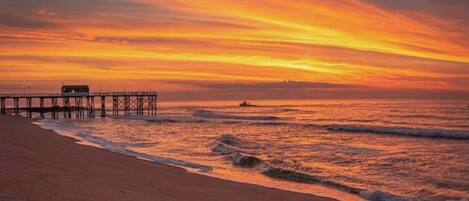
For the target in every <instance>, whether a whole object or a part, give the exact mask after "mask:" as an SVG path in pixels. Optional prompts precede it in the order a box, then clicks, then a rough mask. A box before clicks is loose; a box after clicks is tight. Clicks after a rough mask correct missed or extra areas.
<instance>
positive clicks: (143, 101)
mask: <svg viewBox="0 0 469 201" xmlns="http://www.w3.org/2000/svg"><path fill="white" fill-rule="evenodd" d="M96 98H99V99H100V107H98V108H96V107H95V99H96ZM9 100H12V101H13V102H12V106H11V107H10V108H7V102H8V101H9ZM106 100H109V103H112V110H111V111H112V115H126V116H129V115H138V116H143V115H151V116H156V115H157V101H158V94H157V93H156V92H96V93H92V92H90V91H89V87H88V86H86V85H67V86H62V89H61V93H60V94H30V95H28V94H22V95H18V94H10V95H1V94H0V114H2V115H5V114H6V111H7V109H13V111H14V112H15V113H19V112H20V110H23V111H26V112H27V115H28V117H32V113H39V115H40V117H42V118H45V117H46V114H50V117H52V118H59V117H60V115H61V114H63V117H64V118H72V117H73V116H75V117H76V118H84V117H85V116H86V117H89V118H94V117H95V116H96V111H99V112H100V113H99V114H100V116H101V117H106V115H107V111H108V110H107V108H106ZM34 104H35V106H34ZM85 114H86V115H85Z"/></svg>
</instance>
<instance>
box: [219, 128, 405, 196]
mask: <svg viewBox="0 0 469 201" xmlns="http://www.w3.org/2000/svg"><path fill="white" fill-rule="evenodd" d="M253 144H255V143H253V142H248V141H246V140H242V139H239V138H237V137H235V136H233V135H229V134H223V135H220V136H219V137H218V138H217V139H216V143H215V145H214V146H213V147H212V149H211V150H212V152H213V153H215V154H218V155H222V156H225V158H227V159H229V160H231V161H232V164H233V165H234V166H237V167H242V168H252V169H253V170H254V171H257V172H258V173H260V174H263V175H265V176H268V177H271V178H276V179H282V180H286V181H291V182H298V183H305V184H321V185H325V186H328V187H331V188H334V189H337V190H341V191H345V192H348V193H352V194H355V195H359V196H360V197H362V198H365V199H367V200H370V201H408V199H407V198H403V197H400V196H397V195H393V194H391V193H387V192H383V191H380V190H366V189H360V188H355V187H351V186H347V185H345V184H341V183H338V182H334V181H330V180H327V179H325V178H323V177H320V176H316V175H313V174H310V173H305V172H303V171H299V170H295V169H298V167H297V168H295V167H296V166H298V165H297V164H295V165H291V164H289V162H285V161H282V160H263V159H261V158H259V157H257V156H255V155H253V154H247V153H246V150H245V149H243V148H242V147H249V148H252V147H253ZM257 146H258V147H262V146H261V145H257ZM300 166H301V165H300ZM299 169H308V168H307V167H299ZM312 172H314V170H312Z"/></svg>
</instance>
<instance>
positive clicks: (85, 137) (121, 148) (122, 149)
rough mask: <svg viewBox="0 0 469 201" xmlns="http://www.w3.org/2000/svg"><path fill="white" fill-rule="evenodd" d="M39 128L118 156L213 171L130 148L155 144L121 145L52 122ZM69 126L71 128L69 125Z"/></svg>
mask: <svg viewBox="0 0 469 201" xmlns="http://www.w3.org/2000/svg"><path fill="white" fill-rule="evenodd" d="M38 125H39V126H41V127H42V128H45V129H50V130H54V131H55V132H56V133H58V134H61V135H66V136H70V137H73V138H77V139H79V140H82V141H84V142H87V143H91V144H92V145H97V146H99V147H100V148H103V149H106V150H109V151H112V152H115V153H118V154H123V155H126V156H131V157H135V158H138V159H142V160H147V161H152V162H157V163H164V164H168V165H175V166H180V167H186V168H193V169H197V170H198V171H200V172H210V171H212V167H210V166H206V165H201V164H197V163H192V162H188V161H183V160H177V159H173V158H165V157H160V156H154V155H150V154H145V153H140V152H136V151H133V150H131V149H129V148H132V147H148V146H153V145H154V143H150V142H136V143H129V142H127V143H119V142H113V141H110V140H106V139H104V138H101V137H97V136H93V135H91V134H88V133H87V132H85V131H83V130H79V129H71V128H67V129H64V128H63V126H60V124H59V123H54V122H52V121H41V122H39V123H38ZM67 126H70V125H69V124H67Z"/></svg>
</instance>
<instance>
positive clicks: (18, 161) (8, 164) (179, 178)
mask: <svg viewBox="0 0 469 201" xmlns="http://www.w3.org/2000/svg"><path fill="white" fill-rule="evenodd" d="M0 173H1V174H0V200H9V201H11V200H34V201H41V200H44V201H54V200H57V201H64V200H67V201H72V200H73V201H75V200H77V201H78V200H80V201H81V200H83V201H85V200H86V201H91V200H113V201H120V200H138V201H145V200H174V201H188V200H214V201H215V200H217V201H219V200H223V201H234V200H242V201H247V200H253V201H254V200H255V201H262V200H266V201H267V200H269V201H277V200H278V201H280V200H285V201H287V200H310V201H326V200H333V199H329V198H323V197H318V196H313V195H309V194H301V193H293V192H287V191H282V190H277V189H272V188H266V187H262V186H256V185H250V184H242V183H237V182H232V181H225V180H221V179H217V178H211V177H207V176H203V175H197V174H192V173H188V172H186V171H185V170H184V169H182V168H177V167H172V166H168V165H164V164H157V163H153V162H148V161H143V160H139V159H135V158H131V157H127V156H123V155H119V154H116V153H112V152H110V151H106V150H102V149H99V148H95V147H91V146H83V145H78V144H76V141H75V140H74V139H71V138H67V137H64V136H60V135H58V134H55V133H54V132H53V131H49V130H44V129H42V128H40V127H39V126H37V125H34V124H32V123H31V120H29V119H25V118H20V117H8V116H0Z"/></svg>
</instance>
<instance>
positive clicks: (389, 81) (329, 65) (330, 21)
mask: <svg viewBox="0 0 469 201" xmlns="http://www.w3.org/2000/svg"><path fill="white" fill-rule="evenodd" d="M0 5H2V8H6V9H4V11H2V12H1V13H0V28H1V29H0V58H1V62H0V71H1V74H0V81H3V82H8V81H11V82H24V81H25V80H35V81H48V80H64V81H66V80H85V81H86V80H89V81H94V80H103V81H106V80H109V81H114V82H115V81H118V80H173V81H219V82H235V83H236V82H238V83H240V82H257V83H262V82H279V81H282V80H288V79H291V80H297V81H303V82H314V83H333V84H344V85H357V86H364V87H378V88H384V89H401V88H402V89H434V90H460V91H464V92H467V91H469V81H468V80H469V48H468V47H469V46H468V41H469V31H468V29H469V28H468V26H464V25H467V22H466V21H467V19H468V18H469V17H465V15H464V12H465V8H469V7H468V6H469V4H467V3H461V2H459V1H445V2H430V1H428V2H427V1H421V2H420V3H415V2H414V3H408V2H406V1H395V3H394V4H392V5H391V4H389V2H386V1H381V0H375V1H371V0H342V1H327V2H325V1H309V0H308V1H306V0H299V1H294V2H292V1H278V0H262V1H255V2H254V1H247V0H241V1H232V0H222V1H221V0H200V1H184V0H167V1H159V0H116V1H109V0H97V1H91V0H84V1H80V2H77V1H59V0H48V1H44V2H34V1H29V0H18V1H7V0H0ZM442 10H444V11H446V12H451V13H452V15H443V14H441V13H442V12H441V11H442ZM464 23H466V24H464ZM0 88H1V85H0Z"/></svg>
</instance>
